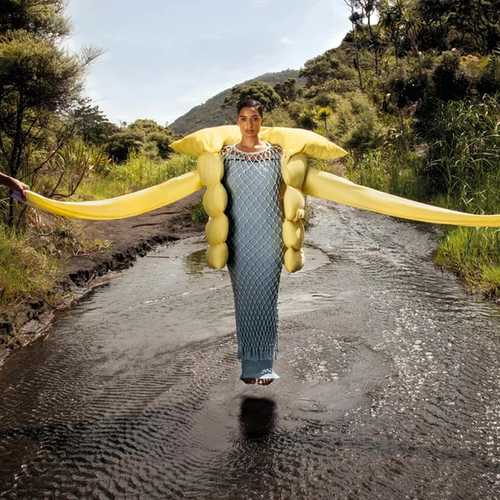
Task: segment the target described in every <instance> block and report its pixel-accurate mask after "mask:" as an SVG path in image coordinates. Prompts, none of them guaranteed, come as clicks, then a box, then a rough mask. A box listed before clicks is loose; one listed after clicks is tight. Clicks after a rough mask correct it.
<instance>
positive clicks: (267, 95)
mask: <svg viewBox="0 0 500 500" xmlns="http://www.w3.org/2000/svg"><path fill="white" fill-rule="evenodd" d="M248 97H250V98H253V99H257V100H258V101H259V102H261V103H262V105H263V106H264V110H265V111H271V110H273V109H274V108H276V107H278V106H280V105H281V104H282V102H283V101H282V99H281V97H280V95H279V94H278V93H277V92H276V90H274V88H273V87H272V86H271V85H269V84H268V83H266V82H261V81H259V80H257V81H254V82H252V83H249V84H244V85H236V86H235V87H233V88H232V89H231V94H230V95H229V96H227V97H226V98H225V99H224V103H223V107H231V106H235V105H238V104H239V103H240V102H242V101H243V100H244V99H246V98H248Z"/></svg>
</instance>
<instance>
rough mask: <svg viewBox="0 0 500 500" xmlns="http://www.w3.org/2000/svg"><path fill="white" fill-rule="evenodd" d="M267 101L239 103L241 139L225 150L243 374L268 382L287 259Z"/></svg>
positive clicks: (248, 380) (278, 151)
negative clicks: (265, 135)
mask: <svg viewBox="0 0 500 500" xmlns="http://www.w3.org/2000/svg"><path fill="white" fill-rule="evenodd" d="M262 108H263V107H262V104H261V103H260V102H258V101H256V100H255V99H246V100H244V101H242V102H240V104H239V105H238V117H237V124H238V126H239V128H240V131H241V141H240V142H239V143H238V144H232V145H229V146H225V147H224V148H223V149H222V151H221V154H222V157H223V160H224V177H223V179H222V183H223V184H224V187H225V188H226V191H227V193H228V206H227V212H226V213H227V216H228V218H229V221H230V224H229V227H230V228H231V229H230V233H229V235H228V239H227V245H228V248H229V259H228V261H227V267H228V270H229V275H230V278H231V283H232V287H233V295H234V306H235V312H236V335H237V340H238V357H239V358H240V359H241V380H243V382H245V383H247V384H255V383H257V384H260V385H268V384H270V383H271V382H273V380H275V379H278V378H279V376H278V375H277V374H276V373H275V372H274V370H273V358H274V357H275V355H276V351H277V329H278V309H277V303H278V288H279V282H280V275H281V268H282V262H283V253H284V246H283V240H282V231H281V227H282V208H281V197H280V185H281V167H280V165H281V154H282V150H281V147H280V146H278V145H273V144H270V143H266V142H261V141H260V140H259V137H258V134H259V131H260V127H261V124H262V119H263V109H262Z"/></svg>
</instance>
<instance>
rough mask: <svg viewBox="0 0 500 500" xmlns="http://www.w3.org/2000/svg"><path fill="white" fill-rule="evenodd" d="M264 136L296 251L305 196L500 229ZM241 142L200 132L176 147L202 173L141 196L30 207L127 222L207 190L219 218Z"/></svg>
mask: <svg viewBox="0 0 500 500" xmlns="http://www.w3.org/2000/svg"><path fill="white" fill-rule="evenodd" d="M259 137H261V138H262V139H265V140H268V141H270V142H274V143H277V144H279V145H280V146H281V147H282V148H283V151H284V158H283V162H282V163H283V167H284V168H283V169H282V173H283V175H284V182H285V184H287V189H286V191H285V202H286V203H285V209H286V210H285V211H286V212H287V213H286V215H287V217H286V218H287V219H289V220H290V221H292V222H294V223H295V225H290V224H288V225H287V227H286V228H284V231H285V237H286V239H287V241H288V242H289V243H290V247H291V248H292V250H293V249H295V250H296V251H299V250H297V248H299V247H301V240H302V233H301V227H300V225H301V223H300V221H299V219H300V218H301V217H300V215H301V214H302V212H303V207H302V204H303V203H302V198H303V195H311V196H315V197H318V198H323V199H326V200H331V201H335V202H337V203H342V204H344V205H350V206H352V207H356V208H361V209H365V210H371V211H373V212H377V213H381V214H385V215H392V216H395V217H401V218H404V219H410V220H417V221H422V222H430V223H435V224H451V225H460V226H477V227H479V226H486V227H500V215H481V214H468V213H465V212H458V211H455V210H448V209H445V208H440V207H436V206H433V205H428V204H425V203H420V202H417V201H412V200H408V199H406V198H401V197H399V196H395V195H391V194H387V193H384V192H382V191H377V190H376V189H372V188H369V187H365V186H361V185H359V184H355V183H353V182H351V181H349V180H347V179H344V178H343V177H339V176H336V175H333V174H330V173H329V172H324V171H321V170H318V169H316V168H313V167H310V166H308V165H307V157H313V158H319V159H334V158H339V157H341V156H344V155H346V154H347V151H345V150H344V149H342V148H341V147H340V146H337V145H336V144H335V143H333V142H331V141H329V140H328V139H326V138H325V137H322V136H320V135H319V134H316V133H314V132H311V131H309V130H304V129H300V128H296V129H293V128H287V127H262V133H261V134H260V136H259ZM240 139H241V134H240V132H239V128H238V127H237V126H235V125H223V126H219V127H209V128H205V129H201V130H198V131H196V132H193V133H192V134H189V135H187V136H186V137H184V138H182V139H180V140H178V141H175V142H173V143H172V145H171V146H172V148H173V149H174V150H175V151H177V152H182V153H188V154H194V155H196V156H199V161H198V163H199V167H198V169H197V170H193V171H192V172H188V173H187V174H184V175H180V176H179V177H175V178H173V179H169V180H168V181H165V182H163V183H161V184H158V185H157V186H152V187H150V188H146V189H142V190H140V191H137V192H135V193H129V194H125V195H123V196H117V197H115V198H111V199H107V200H99V201H84V202H63V201H56V200H51V199H49V198H45V197H43V196H41V195H39V194H37V193H34V192H32V191H26V198H27V203H28V204H29V205H31V206H33V207H36V208H40V209H42V210H46V211H48V212H52V213H54V214H57V215H63V216H65V217H72V218H77V219H90V220H110V219H123V218H126V217H133V216H135V215H140V214H143V213H145V212H149V211H151V210H155V209H157V208H160V207H162V206H164V205H168V204H170V203H174V202H176V201H178V200H180V199H181V198H184V197H186V196H188V195H190V194H192V193H194V192H195V191H198V190H199V189H202V188H204V187H207V188H208V189H207V192H206V194H205V196H204V206H205V208H206V209H207V210H208V212H210V211H212V212H213V213H209V215H211V216H212V217H215V216H216V215H220V213H222V212H223V211H224V209H225V206H226V204H227V195H226V193H225V190H224V189H222V185H221V184H220V179H221V178H222V175H223V164H222V160H221V159H220V157H219V156H218V154H219V152H220V149H221V148H222V146H223V145H224V144H228V143H236V142H238V141H239V140H240ZM214 155H215V156H214ZM201 167H204V168H201ZM212 226H213V228H212V229H213V231H216V233H217V234H216V235H215V236H214V237H212V238H211V242H212V243H213V244H214V245H215V246H219V247H221V252H226V248H225V247H224V245H225V243H224V241H225V240H224V238H223V236H224V235H225V234H226V230H227V227H226V226H227V221H226V220H225V219H224V218H222V219H220V220H219V221H217V223H216V222H212V224H211V226H210V227H212ZM213 231H212V232H213ZM218 233H220V234H218ZM214 248H215V247H214ZM290 253H293V252H292V251H290ZM294 255H295V254H294ZM295 257H296V256H295ZM295 257H294V258H295ZM289 258H291V257H289Z"/></svg>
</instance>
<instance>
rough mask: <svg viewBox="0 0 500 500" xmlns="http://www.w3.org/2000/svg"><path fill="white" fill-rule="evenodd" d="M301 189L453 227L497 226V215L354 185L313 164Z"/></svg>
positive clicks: (348, 203)
mask: <svg viewBox="0 0 500 500" xmlns="http://www.w3.org/2000/svg"><path fill="white" fill-rule="evenodd" d="M303 189H304V193H305V194H308V195H311V196H315V197H317V198H323V199H325V200H330V201H335V202H337V203H342V204H344V205H350V206H351V207H355V208H362V209H364V210H371V211H372V212H377V213H380V214H385V215H392V216H395V217H401V218H402V219H410V220H417V221H421V222H431V223H435V224H451V225H456V226H485V227H500V214H499V215H481V214H468V213H465V212H458V211H456V210H448V209H447V208H441V207H436V206H434V205H427V204H425V203H420V202H418V201H412V200H408V199H406V198H401V197H400V196H395V195H393V194H387V193H384V192H382V191H377V190H376V189H372V188H369V187H365V186H361V185H359V184H355V183H354V182H351V181H349V180H347V179H344V178H343V177H339V176H337V175H334V174H331V173H329V172H324V171H321V170H318V169H316V168H314V167H309V169H308V171H307V176H306V179H305V182H304V186H303Z"/></svg>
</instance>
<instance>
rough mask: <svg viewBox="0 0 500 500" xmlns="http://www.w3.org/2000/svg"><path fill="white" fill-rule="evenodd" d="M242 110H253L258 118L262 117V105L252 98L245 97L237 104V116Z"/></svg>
mask: <svg viewBox="0 0 500 500" xmlns="http://www.w3.org/2000/svg"><path fill="white" fill-rule="evenodd" d="M242 108H255V109H256V110H257V112H258V113H259V115H260V117H261V118H263V117H264V105H263V104H262V103H261V102H260V101H257V99H253V98H252V97H245V98H244V99H241V100H240V101H239V102H238V111H237V113H236V114H237V115H239V114H240V111H241V109H242Z"/></svg>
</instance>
